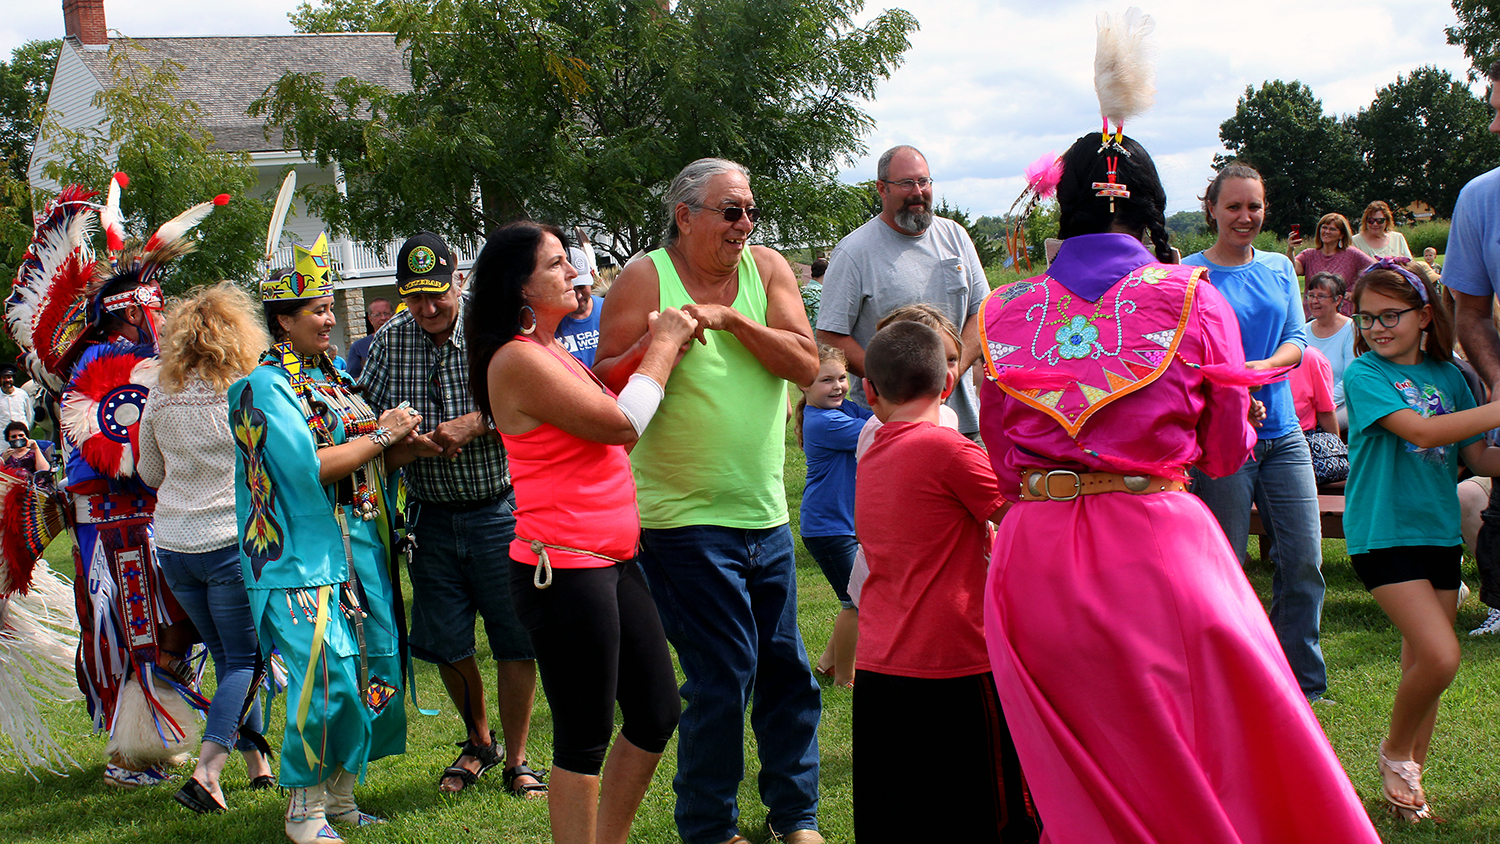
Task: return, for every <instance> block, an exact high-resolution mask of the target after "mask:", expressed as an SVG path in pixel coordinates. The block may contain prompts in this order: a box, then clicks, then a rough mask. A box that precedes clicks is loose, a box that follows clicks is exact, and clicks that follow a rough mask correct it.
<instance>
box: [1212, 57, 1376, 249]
mask: <svg viewBox="0 0 1500 844" xmlns="http://www.w3.org/2000/svg"><path fill="white" fill-rule="evenodd" d="M1219 138H1220V140H1222V141H1223V142H1224V147H1225V148H1226V149H1228V150H1229V151H1230V152H1231V153H1232V155H1231V156H1228V157H1226V156H1218V155H1216V156H1214V168H1215V169H1219V170H1221V169H1223V168H1224V167H1225V166H1227V165H1228V164H1229V163H1231V162H1232V161H1238V162H1241V163H1244V164H1249V165H1250V166H1252V167H1254V168H1255V169H1256V170H1258V171H1260V174H1261V177H1262V178H1264V179H1265V183H1266V228H1267V229H1268V230H1270V231H1275V232H1286V231H1287V229H1288V228H1289V227H1290V226H1291V224H1293V223H1305V221H1307V220H1314V219H1317V218H1318V217H1319V216H1321V215H1323V214H1325V213H1327V212H1329V211H1346V210H1347V209H1348V208H1351V207H1353V206H1354V205H1356V204H1361V199H1360V198H1361V196H1362V195H1363V190H1362V189H1361V188H1360V185H1361V182H1362V180H1361V178H1360V161H1359V153H1358V149H1357V148H1356V146H1355V143H1354V139H1353V137H1352V136H1351V135H1350V134H1349V132H1348V130H1347V129H1346V128H1345V127H1344V126H1343V125H1342V124H1341V123H1340V122H1339V121H1338V120H1337V119H1335V118H1333V117H1331V116H1329V115H1326V114H1324V113H1323V103H1322V101H1320V100H1318V99H1317V98H1316V97H1314V96H1313V93H1312V90H1311V89H1310V88H1308V87H1307V86H1306V85H1303V84H1302V83H1301V82H1296V81H1293V82H1283V81H1281V80H1279V79H1277V80H1273V81H1270V82H1266V83H1264V84H1263V85H1261V87H1260V88H1259V89H1258V90H1257V89H1255V88H1254V87H1246V88H1245V94H1244V96H1242V97H1240V100H1239V104H1238V105H1237V107H1236V108H1235V112H1234V116H1233V117H1231V118H1229V119H1228V120H1226V121H1224V122H1223V123H1221V124H1220V125H1219ZM1361 207H1363V206H1362V204H1361Z"/></svg>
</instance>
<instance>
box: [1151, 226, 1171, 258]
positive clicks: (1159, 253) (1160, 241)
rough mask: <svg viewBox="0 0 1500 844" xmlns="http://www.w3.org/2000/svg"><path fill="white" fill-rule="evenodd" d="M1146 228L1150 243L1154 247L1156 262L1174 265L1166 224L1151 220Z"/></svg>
mask: <svg viewBox="0 0 1500 844" xmlns="http://www.w3.org/2000/svg"><path fill="white" fill-rule="evenodd" d="M1148 228H1149V229H1150V231H1151V242H1152V243H1153V244H1155V245H1156V260H1158V261H1161V262H1162V263H1163V264H1171V263H1175V262H1174V261H1173V260H1172V242H1171V235H1170V234H1169V233H1168V232H1167V225H1166V223H1164V222H1162V221H1160V220H1156V219H1153V220H1152V221H1151V222H1150V224H1149V225H1148Z"/></svg>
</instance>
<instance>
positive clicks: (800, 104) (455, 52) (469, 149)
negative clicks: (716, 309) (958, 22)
mask: <svg viewBox="0 0 1500 844" xmlns="http://www.w3.org/2000/svg"><path fill="white" fill-rule="evenodd" d="M335 2H346V3H354V4H356V5H357V4H359V3H360V0H335ZM377 5H378V4H377ZM387 8H390V9H393V10H394V15H395V21H394V22H395V28H396V31H397V33H398V34H397V37H398V39H399V40H400V41H401V42H402V43H403V44H405V45H406V47H407V48H408V55H409V58H410V64H411V79H412V88H411V90H410V91H388V90H383V89H380V88H377V87H374V86H370V85H367V84H364V83H361V82H358V81H357V80H354V79H352V78H344V79H337V80H332V81H330V80H329V79H327V78H325V77H324V76H322V75H320V74H288V75H287V76H285V77H283V78H282V79H281V80H280V81H279V82H278V83H277V84H276V85H274V86H273V87H272V88H271V89H270V90H268V91H267V94H266V96H265V97H263V98H261V99H260V100H257V101H256V102H255V103H253V104H252V106H251V111H252V113H253V114H257V115H264V116H265V117H266V118H267V120H268V122H269V123H270V124H271V125H272V126H276V127H279V128H281V129H283V130H284V132H285V136H286V138H287V139H288V143H289V144H295V145H296V146H297V147H298V148H300V149H301V150H302V151H303V152H304V153H306V154H308V155H310V156H311V157H313V158H314V159H315V160H316V161H318V163H319V164H322V165H325V166H326V165H329V164H332V163H335V162H337V163H338V165H339V166H340V167H341V168H342V171H343V174H344V178H345V181H346V192H345V193H340V192H339V191H337V190H335V189H333V188H331V187H329V188H318V187H312V188H309V189H307V190H306V191H305V194H304V195H305V196H306V197H307V199H308V204H309V206H310V207H311V208H312V210H313V211H314V212H315V213H317V214H319V215H320V216H321V217H322V218H323V219H324V220H326V221H327V222H328V224H329V226H330V227H331V228H332V229H334V230H336V231H339V232H351V233H353V234H354V235H355V236H357V237H360V238H363V239H369V240H385V239H392V238H395V237H398V236H405V235H407V234H409V233H410V232H412V231H416V230H418V229H431V230H434V231H439V232H441V233H443V234H445V235H448V236H450V237H475V236H482V235H484V234H485V233H486V232H488V230H489V229H491V228H492V227H494V226H496V225H498V224H501V223H504V222H507V221H509V220H512V219H515V218H518V217H533V218H538V219H550V220H555V221H558V222H562V223H581V224H583V225H584V226H585V227H586V228H589V229H591V230H593V231H594V232H596V233H597V234H599V235H602V237H596V238H595V244H596V246H597V247H602V248H606V249H608V250H609V251H610V252H611V253H613V255H614V256H615V258H617V259H620V260H624V259H625V258H627V257H628V256H630V255H631V254H633V253H634V252H636V251H638V250H641V249H643V248H648V247H649V246H651V245H652V244H654V243H655V242H656V240H657V239H658V237H659V233H660V230H661V226H662V223H663V222H664V217H663V214H662V211H661V208H660V204H661V203H660V200H661V196H662V194H663V192H664V190H665V188H666V185H667V183H668V181H669V180H670V179H671V177H672V176H673V175H675V174H676V173H677V171H678V170H680V169H681V168H682V167H683V166H684V165H685V164H687V163H688V162H690V161H692V160H694V159H696V158H701V157H704V156H719V157H723V158H729V159H733V160H735V161H739V162H740V163H742V164H744V165H745V166H746V167H747V168H748V169H749V170H750V171H751V173H752V174H753V176H754V183H753V184H754V188H755V190H756V194H757V202H758V203H760V204H761V205H763V206H764V207H765V209H766V210H767V212H768V218H767V221H766V222H763V223H762V226H761V228H762V237H763V238H767V239H769V240H771V241H772V242H776V243H781V244H788V245H791V244H809V243H831V242H835V241H837V239H838V238H839V237H840V236H841V235H842V234H843V233H845V232H847V231H849V230H850V229H852V228H854V227H855V226H857V225H859V224H860V223H862V222H864V220H865V219H866V215H865V214H864V213H863V204H864V203H863V199H862V197H863V191H862V189H860V188H859V187H858V186H850V185H844V184H842V183H840V182H839V181H838V179H837V178H836V175H837V171H838V168H839V166H840V165H845V164H847V163H849V162H850V161H851V160H852V158H853V157H854V156H856V155H859V154H861V153H862V152H863V151H864V146H863V144H862V143H861V140H860V139H861V137H862V136H863V135H864V134H865V132H866V131H868V130H869V129H870V128H871V127H872V125H873V124H872V121H871V119H870V118H869V116H868V115H867V114H866V113H865V112H864V111H863V110H862V109H861V108H860V105H859V104H860V102H861V101H864V100H868V99H870V98H871V97H873V96H874V93H875V86H876V84H877V83H878V81H879V80H881V79H884V78H887V77H888V76H889V75H890V73H891V72H892V70H893V69H894V68H895V67H896V66H898V65H899V64H900V62H901V57H902V54H903V53H904V52H905V51H906V49H907V48H908V46H909V41H908V36H909V34H910V33H911V32H912V31H913V30H914V29H915V28H916V26H917V24H916V21H915V19H914V18H912V16H911V15H910V14H908V13H907V12H904V11H901V10H891V11H887V12H884V13H882V14H880V15H878V16H876V17H875V18H874V19H872V20H871V21H870V22H869V23H868V24H866V25H865V26H856V25H855V24H854V21H853V16H854V15H855V14H856V13H858V12H859V10H860V8H861V2H860V0H758V2H755V3H746V2H744V1H743V0H680V2H678V3H676V4H675V5H671V6H670V7H668V6H666V4H663V3H661V2H660V0H576V2H571V3H561V2H556V0H430V2H426V3H416V4H414V5H404V6H390V7H387ZM476 198H477V200H478V201H477V202H476Z"/></svg>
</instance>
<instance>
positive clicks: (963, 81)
mask: <svg viewBox="0 0 1500 844" xmlns="http://www.w3.org/2000/svg"><path fill="white" fill-rule="evenodd" d="M7 5H8V6H9V8H8V9H7V10H6V14H5V16H4V19H3V20H0V51H3V54H4V55H5V56H8V55H9V53H10V51H11V49H12V48H14V47H15V46H17V45H19V44H21V43H24V42H25V41H28V40H31V39H34V38H56V37H59V36H61V35H62V10H61V3H58V2H55V1H54V2H51V3H47V2H42V0H32V2H19V3H9V4H7ZM296 5H297V2H296V0H236V2H233V3H229V4H227V5H219V4H205V3H203V2H201V0H106V2H105V14H106V18H107V20H108V24H109V26H110V28H112V29H117V30H119V31H120V32H121V33H123V34H125V35H130V36H137V37H145V36H153V35H154V36H167V35H240V34H244V35H251V34H276V33H289V32H291V31H292V29H291V24H290V23H289V22H288V21H287V18H286V14H287V12H288V11H290V10H291V9H293V8H295V7H296ZM1124 5H1125V3H1124V2H1121V3H1119V4H1116V5H1107V4H1104V3H1101V2H1100V0H1045V2H1031V0H1026V1H1025V2H1016V0H888V2H870V3H869V5H868V6H867V8H866V12H865V16H866V17H869V16H872V15H873V14H875V13H878V11H879V10H881V9H884V8H888V7H892V6H897V7H901V8H905V9H908V10H909V11H911V12H912V13H913V14H914V15H915V16H916V18H917V20H918V21H919V22H920V23H921V26H922V28H921V31H919V32H917V33H915V34H914V35H913V37H912V48H911V50H909V51H908V52H907V54H906V63H905V64H904V65H903V66H902V67H900V68H899V69H898V70H897V71H896V73H895V74H894V75H893V76H892V77H891V79H890V80H888V81H887V82H885V83H884V84H882V85H881V87H880V91H879V94H878V97H877V99H876V101H874V102H872V103H869V104H868V106H867V108H868V111H869V113H870V114H871V116H873V117H874V118H875V121H876V128H875V129H874V131H873V132H871V134H870V136H869V137H868V138H867V139H866V143H867V146H868V147H869V149H870V150H871V153H870V154H869V155H867V156H865V157H864V158H862V159H861V160H859V161H857V162H855V164H854V165H853V166H852V167H850V168H849V169H848V170H847V171H846V173H845V177H846V178H847V179H848V180H849V181H859V180H861V179H867V178H871V177H873V176H874V169H875V168H874V158H875V156H876V155H878V154H879V153H880V152H881V151H882V150H884V149H885V148H887V147H889V146H891V145H894V144H898V143H909V144H913V145H915V146H917V147H919V148H921V149H922V150H923V151H924V152H925V153H926V154H927V158H928V161H929V163H930V164H931V167H932V174H933V177H934V178H935V179H937V180H938V188H939V194H940V195H941V196H943V197H945V198H946V199H947V200H948V201H949V202H950V203H953V204H955V205H957V206H959V207H962V208H966V209H968V210H969V211H970V213H971V214H972V215H974V216H979V215H981V214H998V213H1003V212H1004V211H1005V210H1006V209H1007V208H1008V207H1009V206H1010V204H1011V202H1012V200H1014V199H1015V197H1016V195H1017V194H1018V193H1019V192H1020V189H1021V184H1022V180H1021V176H1020V173H1021V172H1022V171H1023V170H1024V169H1025V167H1026V165H1027V164H1028V163H1030V162H1031V161H1033V160H1034V159H1036V158H1037V157H1038V156H1039V155H1041V154H1043V153H1045V152H1048V151H1057V152H1061V151H1062V150H1064V149H1066V148H1067V147H1068V146H1069V145H1070V144H1071V143H1072V142H1073V140H1074V139H1076V138H1077V137H1078V136H1079V135H1082V134H1083V133H1085V132H1088V131H1092V130H1094V129H1097V128H1098V125H1099V117H1098V101H1097V100H1096V99H1095V98H1094V94H1093V55H1094V32H1095V30H1094V16H1095V15H1096V14H1097V13H1098V12H1099V11H1100V10H1101V9H1109V10H1111V11H1115V12H1119V11H1122V10H1123V8H1124ZM1140 5H1141V6H1142V8H1143V9H1145V11H1147V12H1149V13H1150V14H1152V15H1153V16H1154V17H1155V18H1156V22H1157V27H1156V32H1155V34H1154V35H1153V36H1152V43H1153V45H1154V47H1155V50H1156V55H1157V59H1158V63H1157V68H1158V70H1157V76H1158V89H1159V93H1158V95H1157V101H1156V107H1155V108H1154V109H1153V110H1152V111H1150V112H1149V113H1147V114H1145V115H1143V116H1142V117H1140V118H1138V119H1137V120H1135V121H1134V122H1133V123H1132V124H1130V125H1129V126H1127V127H1126V132H1127V134H1130V135H1131V136H1133V137H1135V138H1136V139H1137V140H1139V141H1140V142H1141V143H1142V144H1144V145H1145V146H1146V148H1147V149H1149V150H1150V151H1151V154H1152V156H1153V157H1154V158H1155V159H1156V162H1157V167H1158V168H1159V169H1160V170H1161V173H1162V178H1163V181H1164V182H1165V185H1166V189H1167V198H1168V210H1169V213H1170V212H1171V211H1180V210H1184V209H1190V208H1195V207H1196V206H1197V202H1196V200H1195V199H1194V194H1196V193H1198V192H1201V190H1202V188H1203V186H1204V184H1205V183H1206V180H1207V178H1208V176H1209V174H1210V172H1211V171H1210V167H1209V165H1210V163H1211V162H1212V160H1213V155H1214V153H1215V152H1219V151H1221V147H1220V144H1219V124H1220V123H1221V122H1223V121H1224V120H1225V119H1226V118H1228V117H1229V116H1231V115H1232V114H1233V113H1234V107H1235V102H1236V101H1237V100H1238V98H1239V97H1240V96H1241V95H1242V94H1243V93H1244V91H1245V86H1247V85H1256V86H1258V85H1260V84H1261V83H1262V82H1264V81H1266V80H1268V79H1285V80H1292V79H1299V80H1301V81H1302V82H1304V83H1306V84H1307V85H1308V86H1310V87H1311V88H1312V90H1313V93H1314V94H1315V95H1316V96H1317V97H1319V98H1320V99H1322V101H1323V106H1324V109H1325V110H1326V111H1328V112H1329V113H1333V114H1348V113H1353V112H1356V111H1358V110H1359V109H1360V108H1361V107H1362V106H1365V105H1367V104H1368V103H1369V102H1370V100H1371V99H1373V98H1374V96H1375V92H1376V91H1378V90H1379V89H1380V88H1381V87H1383V86H1385V85H1388V84H1390V83H1391V82H1394V81H1395V79H1396V77H1397V76H1398V75H1399V74H1403V73H1407V72H1409V71H1411V70H1412V69H1413V68H1416V67H1419V66H1421V65H1429V64H1430V65H1435V66H1437V67H1439V68H1442V69H1445V70H1448V71H1450V72H1451V73H1453V74H1454V75H1455V76H1457V77H1460V78H1462V77H1463V75H1464V73H1465V72H1466V70H1467V68H1468V62H1467V61H1466V60H1465V58H1464V55H1463V51H1462V50H1460V49H1459V48H1457V47H1451V46H1449V45H1448V44H1447V43H1446V40H1445V38H1444V35H1443V27H1445V26H1448V25H1451V24H1453V23H1455V22H1456V19H1455V16H1454V14H1453V9H1452V7H1451V6H1450V5H1449V4H1448V3H1447V2H1444V0H1382V2H1380V3H1358V4H1355V3H1327V2H1324V3H1316V2H1306V0H1296V1H1295V2H1294V0H1259V2H1256V3H1243V2H1239V3H1225V2H1220V0H1142V2H1141V3H1140ZM205 6H211V7H212V8H213V10H214V11H213V12H212V13H211V14H204V13H203V11H202V10H203V9H204V7H205ZM1351 10H1352V11H1351ZM1479 94H1480V96H1483V91H1482V90H1479ZM1496 161H1497V163H1500V142H1497V144H1496ZM1272 199H1273V201H1274V197H1273V198H1272Z"/></svg>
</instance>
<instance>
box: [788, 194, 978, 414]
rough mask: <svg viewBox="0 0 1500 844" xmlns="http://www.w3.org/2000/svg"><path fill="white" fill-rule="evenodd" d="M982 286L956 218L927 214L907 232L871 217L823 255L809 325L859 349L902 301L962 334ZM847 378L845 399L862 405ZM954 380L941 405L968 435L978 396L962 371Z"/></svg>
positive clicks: (857, 387)
mask: <svg viewBox="0 0 1500 844" xmlns="http://www.w3.org/2000/svg"><path fill="white" fill-rule="evenodd" d="M989 292H990V285H989V282H987V281H986V280H985V277H984V267H983V266H981V265H980V263H979V253H978V252H976V251H975V250H974V242H973V241H971V240H969V234H968V232H965V231H964V230H963V227H962V226H960V225H959V224H958V223H955V222H953V221H952V220H949V219H945V218H943V217H934V218H933V220H932V226H931V227H930V228H928V229H927V231H925V232H923V233H922V234H920V235H918V236H916V237H912V236H910V235H905V234H901V233H900V232H897V231H896V230H895V229H893V228H891V227H890V226H888V225H886V223H885V221H884V220H882V219H881V218H879V217H875V218H873V219H871V220H870V221H869V222H867V223H865V224H864V225H862V226H860V227H859V228H857V229H855V230H854V231H852V232H850V233H849V234H848V235H847V236H846V237H845V238H844V239H843V240H841V241H839V245H838V246H837V247H835V248H834V250H833V255H832V256H830V257H829V259H828V272H827V274H826V275H824V276H823V302H822V305H821V306H820V308H819V310H818V325H817V327H818V328H820V329H822V330H823V331H832V332H835V333H838V334H847V335H849V336H850V337H853V338H854V341H855V342H856V343H858V344H859V345H860V347H861V348H863V347H864V346H867V345H869V343H870V338H872V337H874V336H875V324H876V323H877V322H879V321H880V318H881V317H883V316H885V315H886V314H888V313H890V312H891V311H893V310H895V309H896V308H899V307H902V306H904V305H915V304H918V303H925V304H928V305H931V306H933V307H934V308H937V309H938V310H940V311H942V312H943V314H944V315H945V316H947V317H948V319H951V320H953V324H954V325H955V326H957V327H958V329H959V331H960V332H962V331H963V327H964V322H965V321H966V320H967V319H968V318H969V317H970V316H973V315H974V314H976V313H978V312H979V308H980V306H981V305H982V304H983V303H984V297H985V296H987V295H989ZM850 381H851V382H854V383H851V384H850V389H849V397H850V398H852V399H854V401H855V402H857V403H859V404H860V405H861V406H865V407H867V406H868V403H867V402H866V401H865V390H864V384H863V383H862V382H860V381H859V379H856V378H851V379H850ZM959 382H960V383H959V387H958V389H956V390H954V391H953V395H952V396H949V398H948V406H949V407H952V408H953V410H954V412H956V413H957V414H958V429H959V430H960V431H962V432H963V433H965V434H972V433H975V432H977V431H978V430H979V413H978V408H979V401H978V399H977V398H975V395H974V382H973V380H972V378H971V377H970V376H969V375H968V373H964V375H963V377H961V378H960V379H959Z"/></svg>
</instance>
